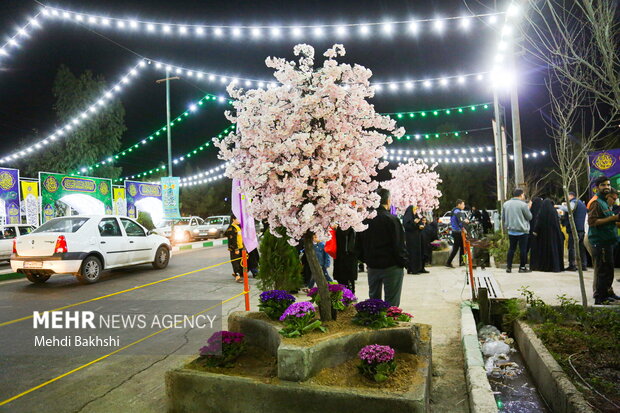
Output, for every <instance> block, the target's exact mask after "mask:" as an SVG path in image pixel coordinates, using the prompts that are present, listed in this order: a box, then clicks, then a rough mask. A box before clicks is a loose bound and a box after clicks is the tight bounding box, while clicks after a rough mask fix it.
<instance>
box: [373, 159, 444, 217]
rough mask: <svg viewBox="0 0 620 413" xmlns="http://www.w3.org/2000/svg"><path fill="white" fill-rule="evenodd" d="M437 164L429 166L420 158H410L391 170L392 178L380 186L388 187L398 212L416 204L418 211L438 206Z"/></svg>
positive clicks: (438, 181) (439, 193) (439, 194)
mask: <svg viewBox="0 0 620 413" xmlns="http://www.w3.org/2000/svg"><path fill="white" fill-rule="evenodd" d="M436 166H437V164H433V165H431V166H430V167H429V166H428V165H427V164H425V163H424V162H423V161H422V160H420V159H416V160H410V161H409V162H408V163H406V164H402V165H400V166H399V167H398V168H396V169H395V170H393V171H391V173H392V179H391V180H389V181H387V182H383V183H382V184H381V186H383V187H384V188H386V189H388V190H389V191H390V193H391V196H392V204H393V205H394V206H395V207H396V209H398V211H399V212H401V213H404V212H405V210H406V209H407V207H409V206H410V205H414V206H417V207H418V209H419V210H420V211H423V212H426V211H432V210H433V209H435V208H437V207H438V206H439V198H440V197H441V191H440V190H439V189H437V186H438V185H439V184H440V183H441V179H440V178H439V174H438V173H437V172H435V167H436Z"/></svg>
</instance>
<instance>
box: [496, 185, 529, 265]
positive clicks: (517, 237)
mask: <svg viewBox="0 0 620 413" xmlns="http://www.w3.org/2000/svg"><path fill="white" fill-rule="evenodd" d="M530 207H531V202H530V204H529V205H528V204H526V203H525V193H524V192H523V189H520V188H518V189H515V190H514V191H513V193H512V199H510V200H508V201H506V202H505V203H504V206H503V207H502V211H503V215H504V220H503V221H504V226H505V227H506V230H507V231H508V239H509V240H510V246H509V247H508V254H507V256H506V272H508V273H509V272H512V259H513V258H514V255H515V250H516V249H517V245H519V254H520V256H519V258H520V263H519V272H521V273H524V272H530V271H529V270H528V268H527V239H528V237H529V233H530V221H531V220H532V213H531V212H530Z"/></svg>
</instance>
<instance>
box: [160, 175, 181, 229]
mask: <svg viewBox="0 0 620 413" xmlns="http://www.w3.org/2000/svg"><path fill="white" fill-rule="evenodd" d="M180 184H181V178H178V177H163V178H161V187H162V194H161V200H162V204H163V206H164V218H166V219H175V218H181V214H180V213H179V185H180Z"/></svg>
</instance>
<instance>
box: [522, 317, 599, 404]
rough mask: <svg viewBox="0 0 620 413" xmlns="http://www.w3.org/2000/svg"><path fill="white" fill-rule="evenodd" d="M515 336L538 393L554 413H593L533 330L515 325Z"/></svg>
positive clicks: (524, 324) (523, 325)
mask: <svg viewBox="0 0 620 413" xmlns="http://www.w3.org/2000/svg"><path fill="white" fill-rule="evenodd" d="M514 336H515V340H516V342H517V345H518V346H519V349H520V350H521V355H522V356H523V359H524V360H525V363H526V365H527V368H528V369H529V371H530V373H531V374H532V377H533V378H534V381H535V383H536V387H537V388H538V391H539V392H540V394H541V395H542V396H543V398H544V399H545V401H546V402H547V404H549V406H550V407H551V409H552V411H553V412H554V413H594V410H592V408H591V407H590V406H589V405H588V403H587V402H586V400H585V398H584V397H583V395H582V394H581V392H580V391H579V390H577V388H576V387H575V385H574V384H573V383H572V382H571V381H570V379H569V378H568V376H567V375H566V373H564V370H562V367H560V365H559V364H558V362H557V361H555V359H554V358H553V356H552V355H551V353H549V351H548V350H547V348H546V347H545V345H544V344H543V343H542V341H540V339H539V338H538V337H537V336H536V333H534V330H532V329H531V328H530V326H528V325H527V324H526V323H525V322H523V321H520V320H517V321H515V323H514Z"/></svg>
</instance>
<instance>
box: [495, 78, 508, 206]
mask: <svg viewBox="0 0 620 413" xmlns="http://www.w3.org/2000/svg"><path fill="white" fill-rule="evenodd" d="M493 111H494V113H495V119H494V120H493V137H494V140H495V167H496V171H497V200H498V201H499V202H500V205H503V204H504V201H506V193H505V191H504V183H505V181H506V176H505V174H504V151H505V148H504V145H503V144H502V119H501V114H500V108H499V98H498V96H497V91H496V90H493Z"/></svg>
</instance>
